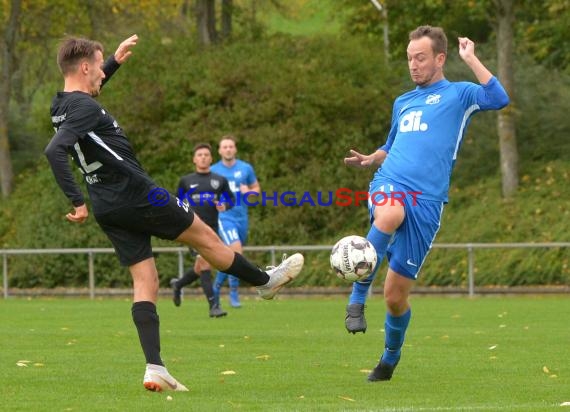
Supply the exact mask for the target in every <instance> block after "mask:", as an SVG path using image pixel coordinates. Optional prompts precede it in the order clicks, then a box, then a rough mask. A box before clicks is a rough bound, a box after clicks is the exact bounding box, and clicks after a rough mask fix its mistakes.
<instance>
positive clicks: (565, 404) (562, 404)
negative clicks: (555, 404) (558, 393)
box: [560, 402, 570, 406]
mask: <svg viewBox="0 0 570 412" xmlns="http://www.w3.org/2000/svg"><path fill="white" fill-rule="evenodd" d="M560 406H570V402H562V403H561V404H560Z"/></svg>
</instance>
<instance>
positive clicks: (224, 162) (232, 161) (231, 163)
mask: <svg viewBox="0 0 570 412" xmlns="http://www.w3.org/2000/svg"><path fill="white" fill-rule="evenodd" d="M236 162H237V159H236V158H235V157H234V158H233V159H232V160H226V159H222V163H223V164H224V166H226V167H232V166H233V165H235V164H236Z"/></svg>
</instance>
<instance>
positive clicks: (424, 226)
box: [368, 179, 444, 280]
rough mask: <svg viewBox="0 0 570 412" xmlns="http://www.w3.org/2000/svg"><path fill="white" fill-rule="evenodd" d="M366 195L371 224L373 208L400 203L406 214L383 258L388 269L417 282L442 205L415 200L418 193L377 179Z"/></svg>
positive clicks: (441, 203) (437, 227)
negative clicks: (386, 261) (387, 263)
mask: <svg viewBox="0 0 570 412" xmlns="http://www.w3.org/2000/svg"><path fill="white" fill-rule="evenodd" d="M369 195H370V196H369V199H368V210H369V212H370V223H372V222H373V221H374V209H375V208H376V206H378V205H384V204H386V202H400V204H402V203H403V205H404V210H405V213H406V215H405V217H404V221H403V222H402V224H401V225H400V227H398V229H396V232H394V235H393V236H392V239H391V241H390V244H389V245H388V249H387V250H386V256H387V258H388V262H389V266H390V269H392V270H393V271H395V272H397V273H399V274H401V275H403V276H405V277H407V278H410V279H414V280H415V279H417V277H418V273H419V272H420V269H421V267H422V265H423V263H424V261H425V259H426V257H427V255H428V253H429V251H430V249H431V246H432V244H433V241H434V239H435V236H436V234H437V232H438V230H439V227H440V224H441V215H442V213H443V206H444V203H443V202H437V201H433V200H425V199H418V198H417V192H413V191H412V190H410V189H408V188H406V187H404V186H402V185H398V184H395V183H392V182H389V181H387V180H380V179H378V180H373V181H372V182H370V188H369Z"/></svg>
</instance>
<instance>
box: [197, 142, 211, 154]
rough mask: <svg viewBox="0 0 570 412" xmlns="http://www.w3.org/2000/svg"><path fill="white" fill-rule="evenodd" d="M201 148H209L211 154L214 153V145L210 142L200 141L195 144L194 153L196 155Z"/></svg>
mask: <svg viewBox="0 0 570 412" xmlns="http://www.w3.org/2000/svg"><path fill="white" fill-rule="evenodd" d="M200 149H208V151H209V152H210V154H212V146H211V145H210V144H209V143H198V144H197V145H196V146H194V149H192V154H193V155H195V154H196V152H197V151H198V150H200Z"/></svg>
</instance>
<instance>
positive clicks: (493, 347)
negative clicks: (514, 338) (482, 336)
mask: <svg viewBox="0 0 570 412" xmlns="http://www.w3.org/2000/svg"><path fill="white" fill-rule="evenodd" d="M497 346H499V345H491V346H489V350H493V349H497Z"/></svg>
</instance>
